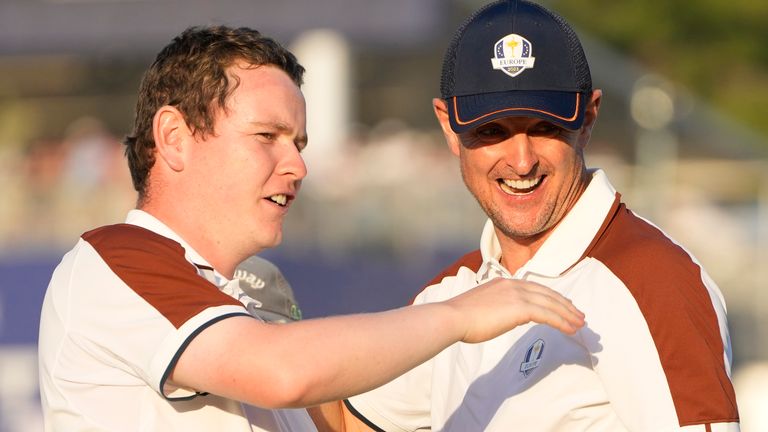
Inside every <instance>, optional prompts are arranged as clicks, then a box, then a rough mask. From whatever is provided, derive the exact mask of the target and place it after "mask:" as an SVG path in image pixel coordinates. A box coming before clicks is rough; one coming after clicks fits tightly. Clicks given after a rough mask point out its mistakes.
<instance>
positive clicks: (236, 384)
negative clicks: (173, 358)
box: [172, 279, 584, 408]
mask: <svg viewBox="0 0 768 432" xmlns="http://www.w3.org/2000/svg"><path fill="white" fill-rule="evenodd" d="M530 321H535V322H539V323H544V324H549V325H551V326H552V327H554V328H557V329H559V330H561V331H563V332H566V333H569V334H570V333H574V332H575V331H576V330H577V329H578V328H579V327H581V326H582V325H583V324H584V316H583V314H582V313H581V312H579V311H578V310H577V309H576V308H575V307H574V306H573V305H572V304H571V302H570V301H569V300H567V299H565V298H564V297H562V296H561V295H560V294H558V293H556V292H554V291H552V290H550V289H549V288H546V287H544V286H542V285H538V284H535V283H532V282H526V281H519V280H509V279H494V280H492V281H490V282H488V283H485V284H483V285H480V286H478V287H476V288H474V289H472V290H470V291H468V292H467V293H464V294H462V295H460V296H457V297H454V298H452V299H449V300H446V301H444V302H439V303H430V304H423V305H418V306H408V307H404V308H400V309H395V310H390V311H386V312H380V313H372V314H359V315H347V316H337V317H331V318H323V319H315V320H306V321H300V322H296V323H291V324H287V325H279V326H275V325H269V324H265V323H262V322H260V321H257V320H255V319H251V318H249V317H232V318H228V319H225V320H222V321H221V322H218V323H216V324H213V325H212V326H210V327H209V328H207V329H205V330H203V331H202V332H201V333H200V334H199V335H198V336H197V337H195V338H194V339H193V340H192V342H191V343H190V344H189V346H188V347H187V348H186V349H185V350H184V352H183V354H182V355H181V357H180V359H179V361H178V363H177V365H176V367H175V369H174V372H173V375H172V381H173V383H174V384H175V385H178V386H181V387H187V388H192V389H195V390H197V391H205V392H209V393H213V394H217V395H220V396H225V397H228V398H232V399H236V400H241V401H244V402H247V403H250V404H253V405H257V406H261V407H266V408H278V407H300V406H311V405H316V404H320V403H323V402H327V401H333V400H340V399H344V398H346V397H349V396H352V395H355V394H358V393H362V392H365V391H368V390H371V389H373V388H376V387H378V386H380V385H382V384H384V383H386V382H388V381H390V380H392V379H394V378H395V377H397V376H399V375H401V374H403V373H404V372H406V371H407V370H409V369H411V368H413V367H415V366H417V365H419V364H420V363H422V362H424V361H426V360H427V359H429V358H431V357H433V356H434V355H436V354H437V353H438V352H440V351H441V350H443V349H444V348H445V347H447V346H449V345H451V344H453V343H455V342H459V341H463V342H467V343H477V342H483V341H485V340H488V339H491V338H494V337H496V336H498V335H500V334H503V333H505V332H507V331H509V330H511V329H513V328H514V327H516V326H518V325H520V324H524V323H527V322H530Z"/></svg>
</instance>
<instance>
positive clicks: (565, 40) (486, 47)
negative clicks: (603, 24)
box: [440, 0, 592, 133]
mask: <svg viewBox="0 0 768 432" xmlns="http://www.w3.org/2000/svg"><path fill="white" fill-rule="evenodd" d="M534 53H535V55H534ZM489 60H490V65H489ZM591 92H592V77H591V75H590V72H589V65H588V64H587V58H586V56H585V55H584V50H583V49H582V46H581V42H580V41H579V38H578V36H577V35H576V33H575V32H574V31H573V29H572V28H571V27H570V25H568V23H567V22H566V21H565V20H564V19H563V18H562V17H560V16H559V15H557V14H555V13H553V12H551V11H550V10H548V9H545V8H544V7H542V6H540V5H538V4H535V3H533V2H530V1H527V0H499V1H496V2H494V3H491V4H488V5H486V6H485V7H483V8H481V9H480V10H478V11H477V12H475V14H473V15H472V16H471V17H470V18H469V19H468V20H467V21H466V22H465V23H464V24H463V25H462V26H461V27H459V29H458V30H457V31H456V34H455V35H454V37H453V39H452V41H451V43H450V44H449V46H448V49H447V50H446V53H445V58H444V60H443V71H442V79H441V81H440V95H441V97H442V99H443V100H444V101H445V103H446V106H447V109H448V117H449V120H450V125H451V129H452V130H453V131H454V132H456V133H463V132H468V131H470V130H472V129H474V128H476V127H478V126H481V125H483V124H485V123H488V122H490V121H493V120H496V119H500V118H503V117H510V116H522V117H536V118H541V119H543V120H546V121H549V122H551V123H553V124H555V125H557V126H560V127H562V128H565V129H570V130H575V129H579V128H580V127H581V125H582V124H583V122H584V108H585V106H586V104H587V102H588V101H589V99H590V95H591Z"/></svg>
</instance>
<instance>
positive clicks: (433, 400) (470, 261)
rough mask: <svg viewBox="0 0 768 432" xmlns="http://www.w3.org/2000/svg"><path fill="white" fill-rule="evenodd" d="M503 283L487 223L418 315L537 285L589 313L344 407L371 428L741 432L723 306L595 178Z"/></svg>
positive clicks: (513, 337)
mask: <svg viewBox="0 0 768 432" xmlns="http://www.w3.org/2000/svg"><path fill="white" fill-rule="evenodd" d="M592 175H593V178H592V180H591V182H590V184H589V186H588V188H587V189H586V191H585V192H584V194H583V195H582V196H581V198H580V199H579V201H578V202H577V203H576V205H575V206H574V207H573V209H572V210H571V211H570V212H569V213H568V214H567V215H566V217H565V218H564V219H563V220H562V222H561V223H560V224H559V225H558V226H557V228H556V229H555V230H554V232H553V233H552V234H551V236H550V237H549V238H548V239H547V240H546V242H545V243H544V244H543V245H542V246H541V248H540V249H539V250H538V251H537V253H536V255H535V256H534V257H533V258H531V260H530V261H529V262H527V263H526V264H525V265H524V266H523V267H522V268H520V269H519V270H518V271H517V272H516V273H515V274H514V275H512V274H509V272H508V271H507V270H506V269H505V268H504V267H502V266H501V264H500V263H499V259H500V256H501V248H500V246H499V242H498V239H497V237H496V234H495V231H494V229H493V225H492V224H491V222H490V221H488V222H487V223H486V226H485V228H484V230H483V235H482V238H481V243H480V250H479V251H475V252H473V253H470V254H468V255H466V256H464V257H462V258H461V259H460V260H459V261H457V262H456V263H454V264H453V265H452V266H450V267H449V268H447V269H446V270H445V271H444V272H443V273H442V274H441V275H439V276H438V277H437V278H435V279H434V280H433V281H432V282H431V283H430V284H429V285H428V286H427V287H426V288H425V289H424V290H423V291H422V292H421V293H420V294H419V295H418V296H417V297H416V299H415V303H417V304H418V303H428V302H436V301H441V300H445V299H448V298H451V297H453V296H456V295H458V294H461V293H463V292H465V291H467V290H469V289H472V288H473V287H475V286H477V285H478V284H480V283H482V282H484V281H487V280H489V279H490V278H493V277H497V276H503V277H511V278H516V279H524V280H530V281H535V282H539V283H541V284H544V285H546V286H549V287H551V288H552V289H554V290H556V291H558V292H560V293H562V294H563V295H565V296H566V297H568V298H570V299H571V300H572V301H573V303H574V304H575V305H576V306H577V307H578V308H580V309H581V310H582V311H584V313H585V314H586V321H587V324H586V326H585V327H584V328H583V329H581V330H580V331H579V332H578V333H577V334H575V335H573V336H568V335H565V334H563V333H560V332H558V331H557V330H554V329H553V328H551V327H549V326H546V325H541V324H529V325H524V326H521V327H518V328H516V329H514V330H512V331H510V332H508V333H506V334H504V335H502V336H500V337H498V338H496V339H493V340H491V341H488V342H485V343H481V344H464V343H457V344H455V345H453V346H450V347H448V348H447V349H445V350H444V351H443V352H441V353H440V354H438V355H437V356H436V357H435V358H433V359H432V360H429V361H428V362H426V363H424V364H422V365H421V366H419V367H418V368H416V369H414V370H412V371H410V372H408V373H406V374H405V375H403V376H401V377H400V378H398V379H396V380H394V381H392V382H391V383H389V384H387V385H385V386H383V387H381V388H379V389H376V390H374V391H371V392H369V393H366V394H363V395H360V396H357V397H353V398H351V399H349V400H348V401H347V402H346V403H347V406H348V407H350V409H351V410H352V411H353V412H354V413H355V414H356V415H357V416H358V417H360V418H361V419H363V420H364V421H366V422H367V423H368V424H369V425H371V426H373V427H374V428H377V429H378V430H385V431H415V430H433V431H443V432H467V431H499V432H507V431H510V430H521V431H567V432H571V431H587V430H588V431H648V432H661V431H678V430H684V431H701V432H704V431H707V432H709V431H738V430H739V425H738V411H737V408H736V400H735V396H734V391H733V386H732V385H731V381H730V362H731V347H730V341H729V336H728V329H727V326H726V315H725V304H724V301H723V298H722V295H721V294H720V291H719V289H718V288H717V286H716V285H715V283H714V282H713V281H712V280H711V279H710V277H709V276H708V275H707V274H706V272H705V271H704V270H703V269H702V268H701V267H700V265H699V264H698V262H696V261H695V259H694V258H692V257H691V256H690V255H689V254H688V253H687V252H686V251H685V250H684V249H682V248H681V247H680V246H678V245H677V244H675V243H674V242H673V241H672V240H670V239H669V238H668V237H667V236H666V235H665V234H664V233H663V232H661V231H660V230H659V229H658V228H657V227H655V226H653V225H651V224H650V223H649V222H647V221H645V220H643V219H641V218H639V217H638V216H636V215H635V214H633V213H632V212H631V211H629V210H628V209H627V208H626V207H625V206H624V204H622V203H621V202H620V200H619V198H620V197H619V195H618V194H617V193H616V191H615V190H614V188H613V187H612V186H611V185H610V183H609V181H608V179H607V177H606V176H605V174H604V173H603V172H602V171H596V172H594V173H592Z"/></svg>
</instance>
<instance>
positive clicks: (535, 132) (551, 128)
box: [528, 121, 563, 137]
mask: <svg viewBox="0 0 768 432" xmlns="http://www.w3.org/2000/svg"><path fill="white" fill-rule="evenodd" d="M562 131H563V128H561V127H560V126H556V125H554V124H552V123H550V122H546V121H542V122H538V123H536V124H535V125H533V127H531V128H530V129H529V130H528V134H529V135H531V136H540V137H555V136H558V135H560V133H561V132H562Z"/></svg>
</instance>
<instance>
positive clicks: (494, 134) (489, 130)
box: [475, 123, 508, 141]
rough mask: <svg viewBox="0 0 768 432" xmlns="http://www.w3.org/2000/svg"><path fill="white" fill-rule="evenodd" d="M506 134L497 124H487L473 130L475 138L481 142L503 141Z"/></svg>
mask: <svg viewBox="0 0 768 432" xmlns="http://www.w3.org/2000/svg"><path fill="white" fill-rule="evenodd" d="M507 134H508V132H507V130H506V129H504V128H503V127H501V126H500V125H499V124H497V123H487V124H484V125H482V126H480V127H478V128H477V129H475V136H477V137H478V138H479V139H481V140H483V141H493V140H498V139H504V138H505V137H506V136H507Z"/></svg>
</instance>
